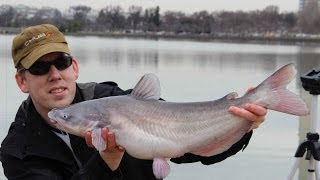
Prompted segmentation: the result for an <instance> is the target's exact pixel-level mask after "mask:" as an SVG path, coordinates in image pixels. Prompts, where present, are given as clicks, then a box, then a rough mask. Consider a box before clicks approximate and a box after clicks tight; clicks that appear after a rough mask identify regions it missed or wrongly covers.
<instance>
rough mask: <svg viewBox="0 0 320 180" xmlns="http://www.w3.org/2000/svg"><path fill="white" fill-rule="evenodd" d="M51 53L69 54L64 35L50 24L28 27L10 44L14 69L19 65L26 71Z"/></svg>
mask: <svg viewBox="0 0 320 180" xmlns="http://www.w3.org/2000/svg"><path fill="white" fill-rule="evenodd" d="M51 52H64V53H68V54H70V50H69V48H68V43H67V41H66V39H65V37H64V35H63V34H62V33H61V32H60V31H59V29H58V28H57V27H55V26H53V25H51V24H41V25H37V26H31V27H28V28H26V29H24V30H22V31H21V33H20V34H18V35H17V36H16V37H15V38H14V39H13V42H12V58H13V62H14V66H15V67H17V66H18V64H19V63H21V65H22V66H23V67H24V68H25V69H28V68H30V66H31V65H32V64H33V63H34V62H35V61H36V60H38V59H39V58H40V57H42V56H43V55H45V54H48V53H51Z"/></svg>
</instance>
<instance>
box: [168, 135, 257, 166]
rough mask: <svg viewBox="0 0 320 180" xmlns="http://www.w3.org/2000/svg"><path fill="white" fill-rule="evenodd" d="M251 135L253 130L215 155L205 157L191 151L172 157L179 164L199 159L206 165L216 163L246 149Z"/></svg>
mask: <svg viewBox="0 0 320 180" xmlns="http://www.w3.org/2000/svg"><path fill="white" fill-rule="evenodd" d="M251 136H252V131H250V132H249V133H247V134H245V135H244V136H243V137H242V139H240V140H239V141H238V142H237V143H235V144H234V145H232V146H231V147H230V148H229V149H228V150H226V151H225V152H222V153H220V154H217V155H214V156H210V157H203V156H198V155H194V154H191V153H187V154H185V155H184V156H182V157H179V158H172V159H171V161H172V162H174V163H177V164H181V163H192V162H199V161H200V162H201V163H202V164H205V165H210V164H214V163H217V162H220V161H223V160H225V159H227V158H228V157H230V156H233V155H235V154H236V153H237V152H239V151H240V150H244V149H245V148H246V147H247V145H248V144H249V140H250V138H251Z"/></svg>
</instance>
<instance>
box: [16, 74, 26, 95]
mask: <svg viewBox="0 0 320 180" xmlns="http://www.w3.org/2000/svg"><path fill="white" fill-rule="evenodd" d="M15 79H16V82H17V85H18V86H19V88H20V90H21V91H22V92H24V93H29V90H28V87H27V86H26V84H25V81H26V80H25V77H24V73H18V72H17V73H16V75H15Z"/></svg>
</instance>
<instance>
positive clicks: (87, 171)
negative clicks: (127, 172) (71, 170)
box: [71, 153, 122, 180]
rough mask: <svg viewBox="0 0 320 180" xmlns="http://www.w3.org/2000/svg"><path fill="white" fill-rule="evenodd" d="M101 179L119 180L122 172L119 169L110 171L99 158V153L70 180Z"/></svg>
mask: <svg viewBox="0 0 320 180" xmlns="http://www.w3.org/2000/svg"><path fill="white" fill-rule="evenodd" d="M102 177H103V179H106V180H121V179H122V172H121V170H120V169H117V170H115V171H112V170H111V169H110V168H109V167H108V166H107V165H106V163H105V162H104V161H103V159H102V158H101V157H100V155H99V153H96V154H95V155H93V156H92V157H91V159H90V160H89V161H88V163H87V164H85V165H84V167H83V168H81V169H80V170H79V171H78V172H77V173H76V174H75V175H74V176H73V177H72V178H71V179H72V180H88V179H92V180H95V179H101V178H102Z"/></svg>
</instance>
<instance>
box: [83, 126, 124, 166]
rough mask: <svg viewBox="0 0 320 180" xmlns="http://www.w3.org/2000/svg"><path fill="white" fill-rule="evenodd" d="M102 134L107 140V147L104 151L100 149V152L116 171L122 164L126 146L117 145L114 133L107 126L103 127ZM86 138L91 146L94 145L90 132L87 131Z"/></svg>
mask: <svg viewBox="0 0 320 180" xmlns="http://www.w3.org/2000/svg"><path fill="white" fill-rule="evenodd" d="M101 136H102V138H103V139H104V140H105V142H106V144H107V147H106V149H105V150H104V151H99V154H100V156H101V158H102V159H103V160H104V162H105V163H106V164H107V165H108V166H109V168H110V169H111V170H112V171H114V170H116V169H117V168H118V167H119V165H120V162H121V159H122V157H123V154H124V148H123V147H121V146H117V144H116V140H115V135H114V133H112V132H111V131H109V130H108V129H107V128H102V129H101ZM85 140H86V143H87V145H88V146H89V147H93V145H92V137H91V133H90V132H87V133H86V135H85Z"/></svg>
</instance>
